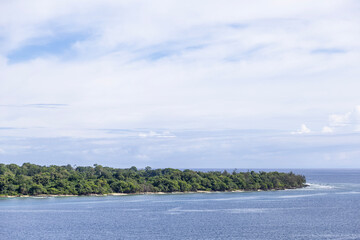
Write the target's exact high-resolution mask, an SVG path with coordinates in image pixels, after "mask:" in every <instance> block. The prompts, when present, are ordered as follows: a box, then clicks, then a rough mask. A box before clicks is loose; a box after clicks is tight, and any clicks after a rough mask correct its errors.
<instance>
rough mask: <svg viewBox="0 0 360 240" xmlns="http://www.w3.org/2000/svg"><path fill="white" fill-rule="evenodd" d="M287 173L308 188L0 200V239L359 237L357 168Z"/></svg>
mask: <svg viewBox="0 0 360 240" xmlns="http://www.w3.org/2000/svg"><path fill="white" fill-rule="evenodd" d="M279 171H285V172H288V171H290V170H279ZM292 171H293V172H294V173H296V174H303V175H305V176H306V178H307V182H308V184H309V185H310V186H309V187H306V188H303V189H294V190H283V191H268V192H236V193H231V192H226V193H189V194H164V195H127V196H106V197H105V196H101V197H94V196H91V197H88V196H84V197H49V198H0V239H1V240H6V239H11V240H13V239H207V240H209V239H249V240H250V239H262V240H263V239H284V240H285V239H286V240H288V239H360V169H356V170H351V169H345V170H340V169H337V170H329V169H306V170H305V169H304V170H301V169H292Z"/></svg>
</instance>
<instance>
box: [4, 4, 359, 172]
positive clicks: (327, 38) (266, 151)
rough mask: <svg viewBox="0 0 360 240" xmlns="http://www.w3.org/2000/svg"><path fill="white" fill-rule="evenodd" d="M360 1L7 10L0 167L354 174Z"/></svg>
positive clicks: (7, 6) (26, 6)
mask: <svg viewBox="0 0 360 240" xmlns="http://www.w3.org/2000/svg"><path fill="white" fill-rule="evenodd" d="M359 7H360V4H359V2H358V1H348V0H345V1H340V0H337V1H334V0H332V1H316V2H314V1H279V0H276V1H275V0H271V1H251V2H249V1H227V2H226V3H224V2H221V1H212V0H210V1H196V2H194V1H162V0H159V1H151V3H150V2H147V1H115V0H105V1H95V0H90V1H76V2H74V1H67V0H66V1H51V2H47V1H40V0H39V1H32V2H31V3H30V2H24V1H16V0H15V1H1V2H0V16H1V17H0V161H1V162H5V163H10V162H14V163H18V164H21V163H23V162H34V163H39V164H45V165H49V164H67V163H70V164H77V165H92V164H94V163H97V164H103V165H108V166H115V167H128V166H132V165H135V166H138V167H145V166H147V165H149V166H152V167H189V168H191V167H196V168H201V167H220V168H221V167H227V168H264V167H268V168H273V167H275V168H281V167H283V168H288V167H296V168H302V167H304V168H310V167H317V168H318V167H333V168H335V167H336V168H337V167H347V168H354V167H357V168H359V167H360V150H358V149H360V148H359V147H360V146H359V145H360V144H359V143H360V141H359V140H360V139H359V137H360V94H359V89H360V81H359V76H360V69H359V67H358V62H359V60H360V31H359V29H360V26H359V22H360V17H359V16H358V15H359V14H358V10H359Z"/></svg>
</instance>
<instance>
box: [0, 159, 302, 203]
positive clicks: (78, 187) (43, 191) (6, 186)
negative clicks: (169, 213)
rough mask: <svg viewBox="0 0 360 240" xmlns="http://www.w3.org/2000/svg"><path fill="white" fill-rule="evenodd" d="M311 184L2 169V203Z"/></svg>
mask: <svg viewBox="0 0 360 240" xmlns="http://www.w3.org/2000/svg"><path fill="white" fill-rule="evenodd" d="M305 183H306V178H305V176H303V175H296V174H294V173H293V172H289V173H283V172H277V171H273V172H265V171H260V172H255V171H247V172H237V171H236V170H234V171H232V172H231V173H230V172H228V171H226V170H224V171H194V170H190V169H186V170H179V169H173V168H165V169H151V167H146V168H145V169H137V168H136V167H131V168H126V169H118V168H111V167H103V166H101V165H97V164H95V165H94V166H92V167H91V166H86V167H84V166H78V167H73V166H71V165H70V164H69V165H66V166H55V165H50V166H40V165H36V164H30V163H24V164H23V165H22V166H18V165H16V164H0V197H1V196H2V197H5V196H39V195H40V196H41V195H55V196H64V195H66V196H68V195H106V194H114V195H116V194H119V195H120V194H141V193H181V192H183V193H185V192H205V191H206V192H214V191H260V190H263V191H268V190H284V189H293V188H301V187H304V186H306V184H305Z"/></svg>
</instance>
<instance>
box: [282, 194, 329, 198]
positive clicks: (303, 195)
mask: <svg viewBox="0 0 360 240" xmlns="http://www.w3.org/2000/svg"><path fill="white" fill-rule="evenodd" d="M323 195H326V193H314V194H298V195H286V196H279V197H278V198H303V197H313V196H323Z"/></svg>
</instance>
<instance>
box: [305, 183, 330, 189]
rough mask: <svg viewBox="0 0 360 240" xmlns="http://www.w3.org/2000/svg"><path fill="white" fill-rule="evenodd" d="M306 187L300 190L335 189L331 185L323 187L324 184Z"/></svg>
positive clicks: (312, 184)
mask: <svg viewBox="0 0 360 240" xmlns="http://www.w3.org/2000/svg"><path fill="white" fill-rule="evenodd" d="M307 185H309V186H308V187H305V188H302V190H319V189H324V190H326V189H335V188H337V187H335V186H332V185H324V184H317V183H307Z"/></svg>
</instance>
